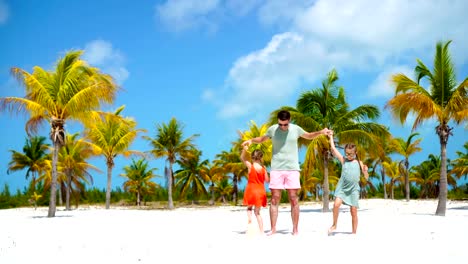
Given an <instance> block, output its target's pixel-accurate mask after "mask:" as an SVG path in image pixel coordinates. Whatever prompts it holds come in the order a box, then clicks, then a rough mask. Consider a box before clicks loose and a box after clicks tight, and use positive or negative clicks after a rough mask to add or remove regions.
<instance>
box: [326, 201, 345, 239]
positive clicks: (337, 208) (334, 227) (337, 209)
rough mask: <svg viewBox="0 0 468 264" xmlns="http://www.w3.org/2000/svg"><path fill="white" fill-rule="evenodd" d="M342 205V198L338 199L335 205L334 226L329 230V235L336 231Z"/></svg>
mask: <svg viewBox="0 0 468 264" xmlns="http://www.w3.org/2000/svg"><path fill="white" fill-rule="evenodd" d="M342 203H343V200H341V198H338V197H336V199H335V203H334V204H333V224H332V226H331V227H330V228H329V229H328V235H331V233H333V231H335V230H336V226H337V224H338V214H339V213H340V206H341V204H342Z"/></svg>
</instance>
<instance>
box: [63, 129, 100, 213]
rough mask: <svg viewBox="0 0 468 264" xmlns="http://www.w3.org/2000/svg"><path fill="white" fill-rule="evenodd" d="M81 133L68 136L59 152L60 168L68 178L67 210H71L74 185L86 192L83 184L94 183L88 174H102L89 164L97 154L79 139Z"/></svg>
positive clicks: (88, 144)
mask: <svg viewBox="0 0 468 264" xmlns="http://www.w3.org/2000/svg"><path fill="white" fill-rule="evenodd" d="M78 136H79V133H75V134H67V135H66V140H65V145H64V146H63V147H62V148H61V149H60V151H59V158H58V162H59V168H60V170H59V171H61V172H62V173H63V174H64V175H65V177H66V185H65V186H66V190H65V208H66V210H70V194H71V193H72V190H73V188H72V187H73V185H74V186H75V187H76V188H80V189H81V190H80V191H84V186H83V184H82V182H83V181H84V182H86V183H90V182H91V183H92V181H93V177H92V176H91V174H90V173H89V172H88V171H89V170H94V171H96V172H101V171H100V170H99V169H98V168H97V167H95V166H93V165H91V164H89V163H88V162H87V161H86V160H87V159H89V158H90V157H92V156H95V155H96V154H97V152H96V150H95V149H94V148H93V146H92V145H91V144H90V143H88V142H86V141H84V140H83V139H82V138H78Z"/></svg>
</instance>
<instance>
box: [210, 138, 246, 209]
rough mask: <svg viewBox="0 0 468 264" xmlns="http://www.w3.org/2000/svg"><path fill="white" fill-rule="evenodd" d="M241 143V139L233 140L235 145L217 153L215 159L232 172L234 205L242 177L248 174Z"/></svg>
mask: <svg viewBox="0 0 468 264" xmlns="http://www.w3.org/2000/svg"><path fill="white" fill-rule="evenodd" d="M240 143H241V139H239V141H238V142H231V144H232V145H233V147H232V148H231V150H230V151H225V150H223V151H222V152H221V153H218V154H216V159H215V160H214V163H215V164H216V165H217V166H221V167H224V168H225V169H226V172H229V173H230V174H232V176H230V177H231V179H232V200H233V202H234V205H237V201H238V194H239V182H240V181H241V177H242V176H247V175H246V173H247V167H246V166H245V165H244V164H243V163H242V161H241V160H240V151H239V149H240Z"/></svg>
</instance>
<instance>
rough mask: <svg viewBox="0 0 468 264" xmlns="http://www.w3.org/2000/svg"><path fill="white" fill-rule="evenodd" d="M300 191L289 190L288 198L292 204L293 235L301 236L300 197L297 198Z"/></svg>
mask: <svg viewBox="0 0 468 264" xmlns="http://www.w3.org/2000/svg"><path fill="white" fill-rule="evenodd" d="M298 191H299V189H288V198H289V202H290V203H291V219H292V223H293V232H292V234H293V235H294V236H295V235H298V234H299V228H298V226H299V212H300V208H299V197H298V196H297V192H298Z"/></svg>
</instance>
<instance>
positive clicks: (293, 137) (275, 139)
mask: <svg viewBox="0 0 468 264" xmlns="http://www.w3.org/2000/svg"><path fill="white" fill-rule="evenodd" d="M305 133H306V131H305V130H304V129H302V127H300V126H298V125H295V124H292V123H289V127H288V130H286V131H283V130H281V128H280V127H279V126H278V125H277V124H276V125H272V126H270V127H269V128H268V130H267V132H266V134H265V135H266V136H268V137H269V138H271V141H272V144H273V157H272V160H271V170H297V171H299V170H300V168H299V149H298V146H297V139H298V138H299V137H300V136H302V135H304V134H305Z"/></svg>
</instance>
